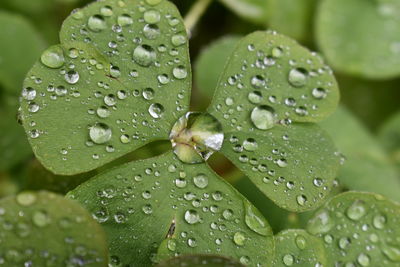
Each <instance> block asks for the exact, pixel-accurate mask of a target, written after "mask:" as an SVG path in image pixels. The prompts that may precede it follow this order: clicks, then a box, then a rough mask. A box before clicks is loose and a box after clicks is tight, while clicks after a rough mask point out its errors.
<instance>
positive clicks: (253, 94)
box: [248, 91, 262, 104]
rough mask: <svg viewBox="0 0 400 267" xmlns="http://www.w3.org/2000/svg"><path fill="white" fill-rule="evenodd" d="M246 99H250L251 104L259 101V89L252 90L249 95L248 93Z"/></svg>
mask: <svg viewBox="0 0 400 267" xmlns="http://www.w3.org/2000/svg"><path fill="white" fill-rule="evenodd" d="M248 99H249V101H250V102H251V103H253V104H258V103H260V102H261V100H262V94H261V92H260V91H253V92H250V93H249V95H248Z"/></svg>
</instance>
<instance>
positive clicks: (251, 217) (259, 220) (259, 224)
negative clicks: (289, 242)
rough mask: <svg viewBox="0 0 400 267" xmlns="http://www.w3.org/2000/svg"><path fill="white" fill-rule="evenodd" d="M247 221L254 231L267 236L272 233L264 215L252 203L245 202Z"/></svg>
mask: <svg viewBox="0 0 400 267" xmlns="http://www.w3.org/2000/svg"><path fill="white" fill-rule="evenodd" d="M244 207H245V222H246V225H247V226H248V227H249V228H250V229H251V230H253V231H254V232H256V233H258V234H260V235H263V236H266V235H268V234H270V228H269V225H268V223H267V222H266V221H265V219H264V218H263V217H262V215H261V214H260V212H259V211H257V210H256V209H255V208H254V207H253V206H252V205H251V204H250V203H248V202H245V203H244Z"/></svg>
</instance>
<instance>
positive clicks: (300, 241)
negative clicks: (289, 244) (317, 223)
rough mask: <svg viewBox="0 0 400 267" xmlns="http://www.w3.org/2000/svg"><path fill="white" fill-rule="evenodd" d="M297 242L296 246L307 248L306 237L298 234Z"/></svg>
mask: <svg viewBox="0 0 400 267" xmlns="http://www.w3.org/2000/svg"><path fill="white" fill-rule="evenodd" d="M295 243H296V246H297V247H298V248H299V249H301V250H303V249H305V248H306V246H307V241H306V239H305V237H304V236H302V235H298V236H296V238H295Z"/></svg>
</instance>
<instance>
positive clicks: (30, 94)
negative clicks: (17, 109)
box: [22, 87, 36, 100]
mask: <svg viewBox="0 0 400 267" xmlns="http://www.w3.org/2000/svg"><path fill="white" fill-rule="evenodd" d="M22 97H23V98H24V99H25V100H33V99H35V98H36V90H35V89H33V88H32V87H26V88H24V89H23V90H22Z"/></svg>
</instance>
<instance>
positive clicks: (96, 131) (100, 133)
mask: <svg viewBox="0 0 400 267" xmlns="http://www.w3.org/2000/svg"><path fill="white" fill-rule="evenodd" d="M89 136H90V139H91V140H92V141H93V142H94V143H96V144H104V143H107V142H108V141H110V140H111V136H112V132H111V128H110V127H108V125H106V124H104V123H96V124H95V125H93V126H92V127H90V128H89Z"/></svg>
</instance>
